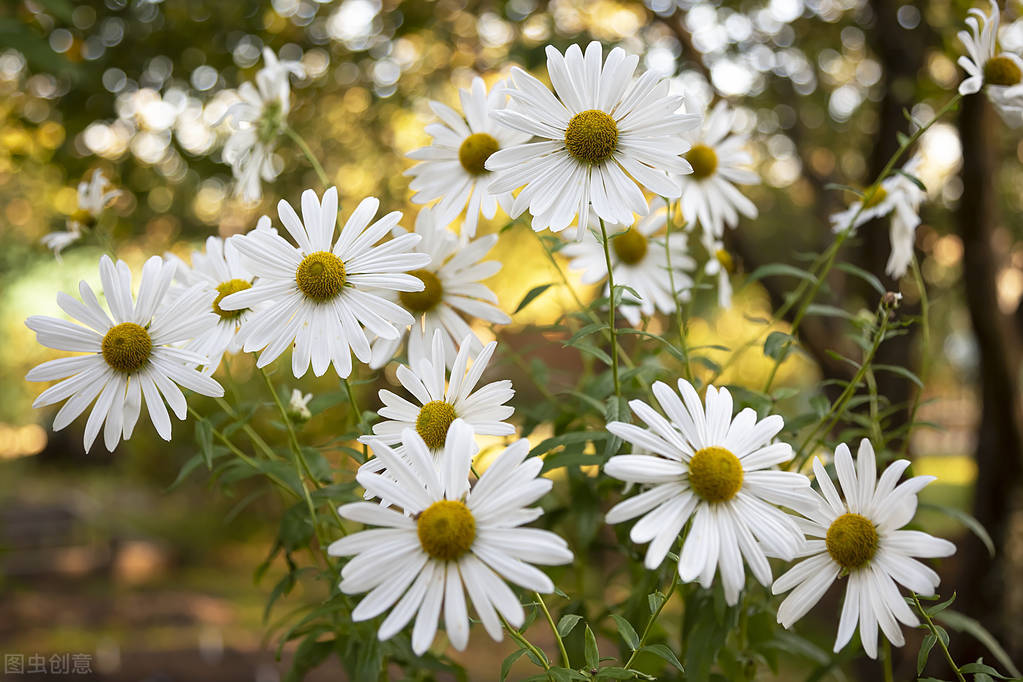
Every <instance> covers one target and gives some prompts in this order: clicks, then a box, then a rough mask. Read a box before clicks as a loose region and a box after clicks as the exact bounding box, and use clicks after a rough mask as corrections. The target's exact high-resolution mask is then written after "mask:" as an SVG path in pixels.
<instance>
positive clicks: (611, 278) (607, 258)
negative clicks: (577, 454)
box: [579, 216, 622, 405]
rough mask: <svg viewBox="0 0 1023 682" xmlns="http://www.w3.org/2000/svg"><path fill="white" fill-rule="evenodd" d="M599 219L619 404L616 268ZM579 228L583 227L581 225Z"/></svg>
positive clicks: (612, 361) (613, 366) (612, 360)
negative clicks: (605, 267) (612, 262)
mask: <svg viewBox="0 0 1023 682" xmlns="http://www.w3.org/2000/svg"><path fill="white" fill-rule="evenodd" d="M580 217H581V216H580ZM597 220H599V221H600V236H601V241H602V245H603V247H604V263H605V264H606V265H607V286H608V298H607V328H608V330H609V331H610V333H611V378H612V379H613V380H614V386H615V397H616V398H618V404H619V405H621V402H622V384H621V380H620V379H619V378H618V328H617V327H616V326H615V318H616V313H617V310H616V309H615V275H614V268H612V267H611V240H610V239H608V238H607V228H605V227H604V219H603V218H598V219H597ZM579 229H582V226H581V225H580V227H579Z"/></svg>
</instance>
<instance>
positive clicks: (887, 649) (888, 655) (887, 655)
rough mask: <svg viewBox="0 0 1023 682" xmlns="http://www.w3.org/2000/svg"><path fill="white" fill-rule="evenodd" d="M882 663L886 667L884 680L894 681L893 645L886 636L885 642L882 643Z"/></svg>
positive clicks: (885, 681) (887, 681)
mask: <svg viewBox="0 0 1023 682" xmlns="http://www.w3.org/2000/svg"><path fill="white" fill-rule="evenodd" d="M881 665H882V666H883V668H884V682H894V680H895V677H894V676H893V675H892V645H891V643H889V642H888V638H887V637H885V638H884V642H883V643H882V645H881Z"/></svg>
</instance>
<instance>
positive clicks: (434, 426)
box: [361, 330, 515, 471]
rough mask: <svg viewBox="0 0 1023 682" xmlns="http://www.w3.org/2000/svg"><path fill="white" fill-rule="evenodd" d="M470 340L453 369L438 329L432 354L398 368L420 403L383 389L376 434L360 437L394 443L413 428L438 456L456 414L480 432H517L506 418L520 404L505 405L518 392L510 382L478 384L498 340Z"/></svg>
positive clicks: (374, 467) (375, 464)
mask: <svg viewBox="0 0 1023 682" xmlns="http://www.w3.org/2000/svg"><path fill="white" fill-rule="evenodd" d="M471 341H472V339H471V338H470V337H468V336H466V337H465V338H464V339H463V340H462V343H461V345H459V347H458V354H457V355H456V356H455V362H454V365H453V366H452V368H451V371H450V372H448V371H447V369H446V367H445V363H444V342H443V340H442V332H441V331H440V330H437V331H436V332H434V334H433V344H432V347H431V352H430V354H429V355H420V356H412V358H411V359H410V361H409V367H406V366H405V365H401V366H400V367H398V373H397V374H398V381H400V382H401V385H402V386H403V387H404V388H405V390H407V391H408V392H409V393H411V394H412V395H413V396H414V398H415V401H416V402H415V403H412V402H409V401H408V400H405V399H404V398H402V397H401V396H399V395H397V394H395V393H392V392H391V391H388V390H386V389H382V390H381V391H380V393H379V396H380V400H381V402H383V403H384V406H383V407H382V408H380V411H379V415H380V416H381V417H383V419H382V420H381V421H379V422H377V423H376V424H374V425H373V434H374V435H373V436H364V437H363V438H362V439H361V440H362V441H363V442H370V441H371V440H372V441H379V442H383V443H386V444H388V445H394V444H396V443H398V442H399V441H400V440H401V434H402V432H403V431H404V430H405V429H414V430H415V431H416V433H417V434H419V436H420V438H422V439H423V442H425V443H426V446H427V447H428V448H430V451H431V452H433V453H434V455H437V456H439V455H440V453H441V452H442V451H443V449H444V444H445V443H446V442H447V439H448V434H449V432H450V427H451V424H452V423H453V422H454V421H455V420H456V419H461V420H462V421H464V422H465V423H466V424H468V425H469V426H470V427H471V428H472V430H473V431H474V432H475V433H476V434H478V435H481V436H510V435H511V434H513V433H515V427H513V426H512V425H511V424H509V423H507V422H506V421H505V420H506V419H508V418H509V417H510V416H512V413H514V412H515V408H513V407H511V406H510V405H506V404H505V403H507V402H508V401H509V400H511V399H512V397H513V396H514V395H515V391H514V390H513V389H512V383H511V381H510V380H508V379H501V380H499V381H493V382H491V383H489V384H486V385H484V386H481V387H479V388H477V385H478V384H479V381H480V379H481V378H482V377H483V372H484V371H486V369H487V363H489V362H490V358H492V357H493V356H494V350H495V349H496V348H497V342H496V341H491V342H490V343H488V344H487V345H486V346H485V347H484V348H483V349H482V350H481V351H480V352H479V353H476V352H475V351H473V349H472V343H471ZM470 361H472V366H471V367H470V366H469V362H470ZM383 464H384V463H383V462H382V461H380V460H379V459H371V460H369V462H367V463H366V464H364V465H363V467H368V468H369V469H370V470H371V471H378V470H380V468H382V467H383Z"/></svg>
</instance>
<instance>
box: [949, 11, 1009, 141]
mask: <svg viewBox="0 0 1023 682" xmlns="http://www.w3.org/2000/svg"><path fill="white" fill-rule="evenodd" d="M990 4H991V13H990V14H984V13H983V12H982V11H980V10H979V9H977V8H973V9H971V10H970V12H969V16H968V17H967V18H966V25H967V26H969V27H970V31H969V32H967V31H960V32H959V33H958V37H959V41H960V42H961V43H962V44H963V47H964V48H966V54H965V55H963V56H961V57H959V66H961V67H962V68H963V70H964V71H966V74H967V78H966V79H965V80H963V82H962V83H960V84H959V94H960V95H964V96H965V95H972V94H974V93H977V92H980V89H981V88H985V90H986V92H987V95H988V99H990V100H991V103H992V104H994V106H995V110H996V111H997V112H998V114H999V116H1001V117H1002V120H1003V121H1005V123H1006V125H1009V126H1011V127H1013V128H1018V127H1019V126H1020V125H1023V87H1020V81H1021V80H1023V59H1020V57H1019V55H1017V54H1014V53H1012V52H998V24H999V22H1000V13H999V11H998V4H997V3H996V2H995V0H990Z"/></svg>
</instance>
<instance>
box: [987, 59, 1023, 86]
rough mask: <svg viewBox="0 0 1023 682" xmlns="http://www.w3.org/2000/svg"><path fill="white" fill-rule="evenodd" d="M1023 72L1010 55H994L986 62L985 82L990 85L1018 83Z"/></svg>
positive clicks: (1022, 76)
mask: <svg viewBox="0 0 1023 682" xmlns="http://www.w3.org/2000/svg"><path fill="white" fill-rule="evenodd" d="M1020 78H1023V73H1021V72H1020V69H1019V65H1018V64H1016V62H1014V61H1012V60H1011V59H1009V58H1008V57H992V58H991V59H989V60H987V61H986V62H984V82H985V83H986V84H988V85H1016V84H1017V83H1019V81H1020Z"/></svg>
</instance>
